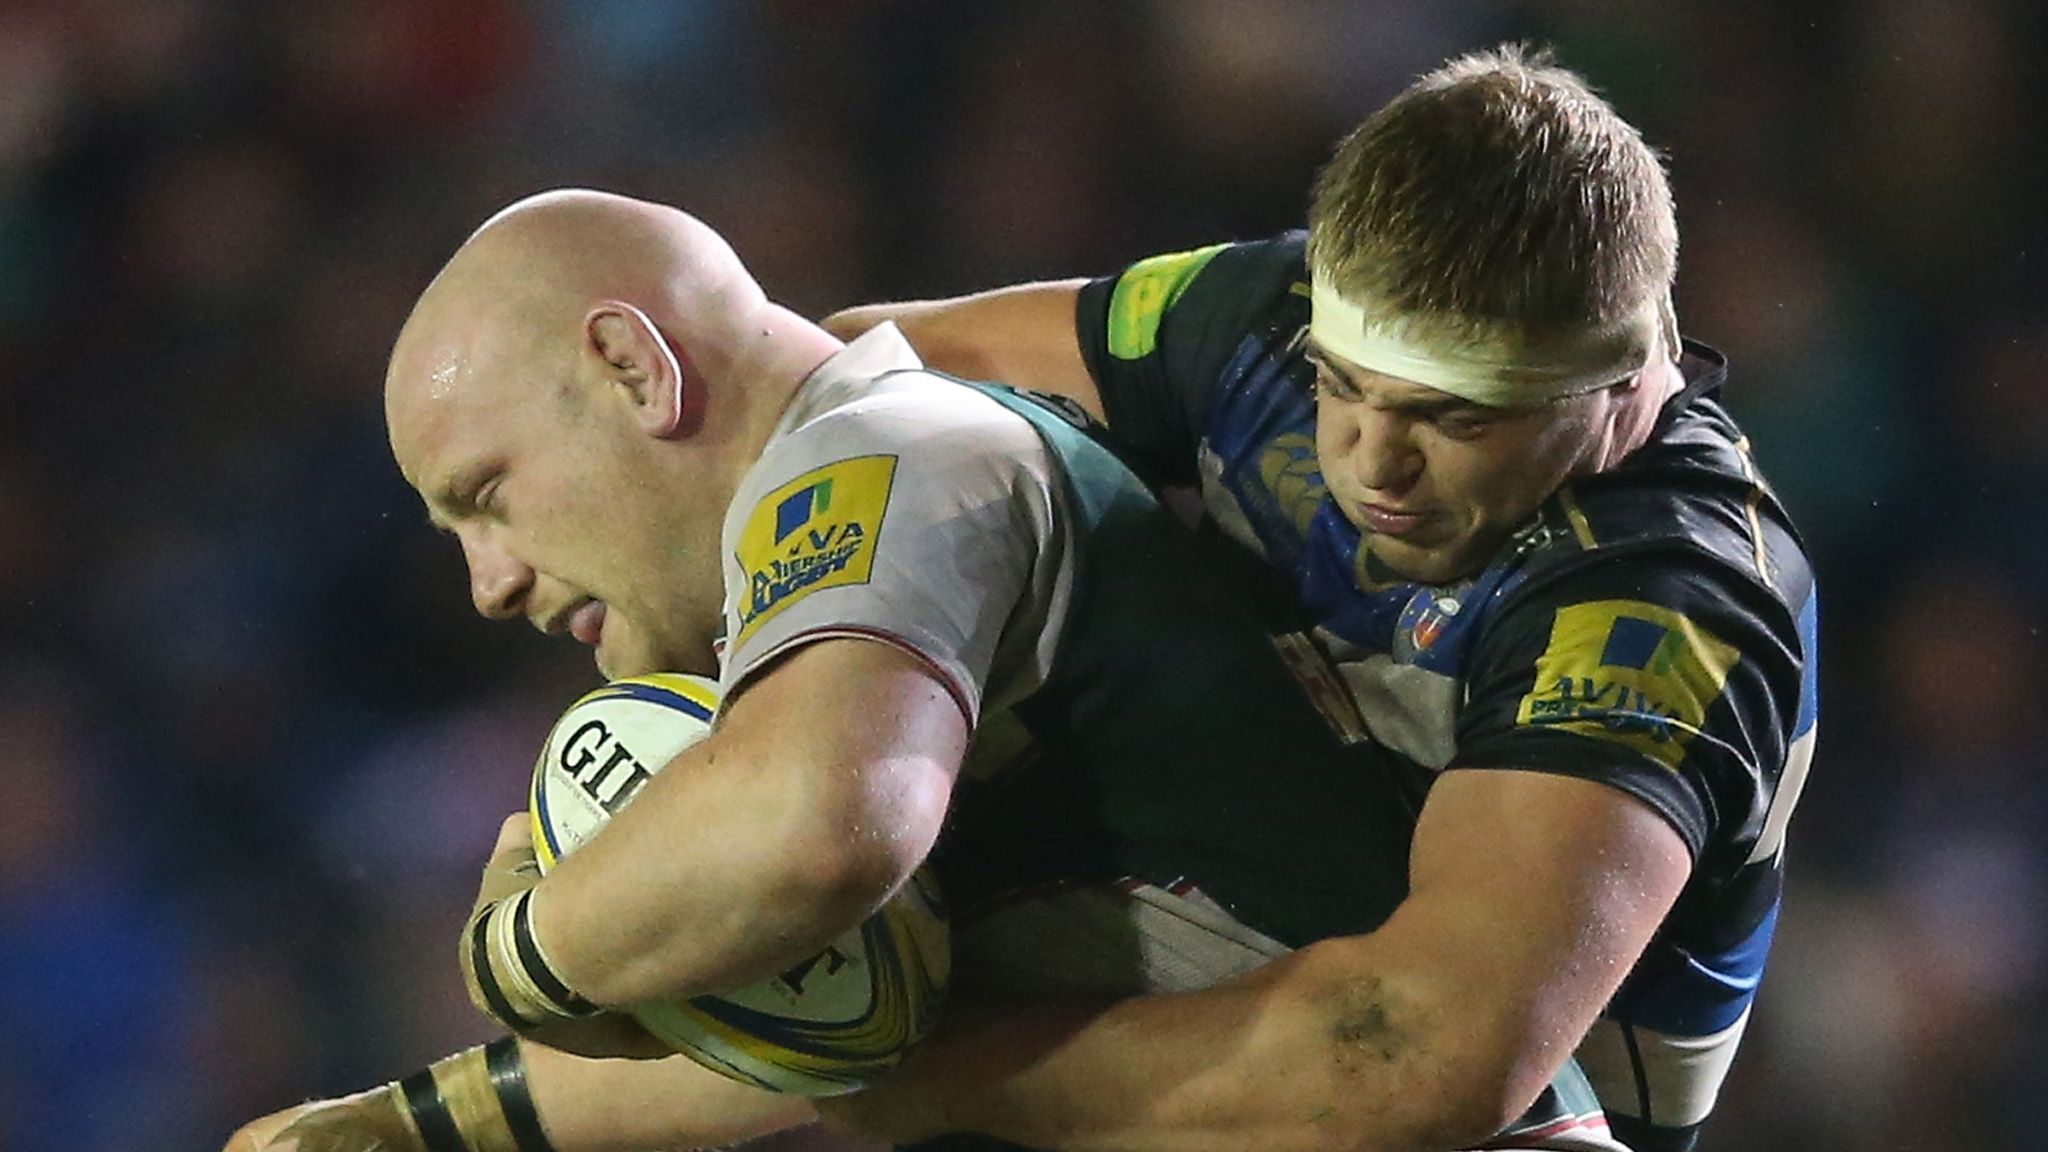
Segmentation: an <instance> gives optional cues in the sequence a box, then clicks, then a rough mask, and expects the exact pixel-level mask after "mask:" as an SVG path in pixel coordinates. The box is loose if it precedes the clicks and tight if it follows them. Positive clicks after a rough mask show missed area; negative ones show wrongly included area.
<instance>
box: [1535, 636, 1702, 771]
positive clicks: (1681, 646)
mask: <svg viewBox="0 0 2048 1152" xmlns="http://www.w3.org/2000/svg"><path fill="white" fill-rule="evenodd" d="M1738 659H1740V654H1739V653H1737V652H1736V650H1735V649H1734V648H1733V647H1731V646H1729V645H1727V644H1725V643H1723V642H1721V640H1719V639H1718V638H1716V637H1715V636H1714V635H1713V634H1712V633H1710V632H1708V631H1707V630H1706V629H1704V628H1701V627H1700V626H1699V625H1697V624H1695V623H1693V622H1692V621H1691V620H1690V619H1688V618H1687V617H1685V616H1684V615H1683V614H1681V613H1678V612H1673V611H1671V610H1670V609H1668V608H1660V607H1658V606H1657V605H1655V604H1645V603H1643V602H1641V601H1639V600H1596V601H1594V602H1592V603H1589V604H1574V605H1572V606H1570V607H1568V608H1561V609H1559V610H1558V613H1557V618H1556V619H1555V620H1554V621H1553V622H1552V624H1551V626H1550V645H1549V647H1547V648H1545V649H1544V650H1543V655H1542V656H1541V657H1539V658H1538V659H1537V661H1536V686H1535V688H1534V689H1533V690H1531V691H1530V693H1529V695H1527V696H1525V697H1523V698H1522V706H1521V708H1520V709H1519V710H1518V711H1517V712H1516V714H1515V723H1516V724H1517V725H1520V726H1524V727H1527V726H1541V727H1545V728H1562V729H1564V730H1566V731H1568V732H1576V733H1578V734H1579V735H1581V736H1591V737H1594V738H1595V739H1599V740H1607V741H1611V742H1613V743H1617V744H1626V745H1627V746H1629V747H1631V748H1634V749H1636V750H1637V751H1639V752H1642V753H1644V754H1645V755H1648V756H1650V757H1653V758H1655V759H1656V760H1658V761H1659V762H1661V763H1662V764H1664V765H1665V766H1666V767H1668V768H1676V767H1678V764H1679V762H1680V761H1681V760H1683V759H1684V758H1685V748H1686V745H1687V744H1689V743H1690V742H1691V741H1692V738H1693V737H1694V736H1696V735H1698V734H1699V731H1700V726H1701V725H1702V724H1704V723H1705V722H1706V717H1707V710H1708V709H1709V708H1711V707H1713V705H1714V702H1715V701H1716V700H1718V699H1720V698H1721V687H1722V685H1723V684H1725V683H1726V682H1727V680H1728V673H1729V671H1730V670H1731V669H1733V668H1734V667H1735V662H1736V661H1737V660H1738Z"/></svg>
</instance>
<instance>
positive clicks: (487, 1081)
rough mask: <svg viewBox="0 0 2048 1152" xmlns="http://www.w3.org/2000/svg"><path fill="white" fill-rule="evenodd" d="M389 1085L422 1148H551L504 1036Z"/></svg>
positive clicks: (443, 1151) (494, 1151)
mask: <svg viewBox="0 0 2048 1152" xmlns="http://www.w3.org/2000/svg"><path fill="white" fill-rule="evenodd" d="M391 1091H392V1094H393V1095H394V1096H395V1097H396V1098H397V1100H398V1103H399V1110H400V1112H402V1113H403V1114H404V1116H405V1119H406V1122H407V1123H408V1124H409V1125H411V1127H412V1129H413V1131H414V1132H415V1133H417V1134H418V1136H419V1142H420V1147H421V1148H422V1149H424V1152H555V1149H554V1145H552V1144H550V1143H549V1142H548V1137H547V1133H546V1132H544V1131H542V1130H541V1126H540V1114H539V1113H538V1112H536V1111H534V1108H533V1097H532V1095H531V1094H529V1093H528V1092H527V1089H526V1063H525V1061H524V1060H522V1059H521V1058H520V1055H519V1045H518V1044H517V1043H516V1042H515V1041H514V1040H513V1039H512V1038H511V1037H509V1036H507V1037H505V1038H504V1039H502V1040H493V1041H492V1042H490V1043H489V1044H486V1045H483V1046H482V1047H479V1048H469V1049H465V1050H464V1051H461V1052H457V1053H456V1054H455V1055H453V1056H448V1057H444V1058H442V1059H440V1060H436V1061H435V1062H434V1063H432V1064H430V1065H428V1066H427V1067H425V1068H422V1069H420V1070H419V1071H418V1072H415V1073H413V1074H412V1075H410V1076H407V1077H406V1078H405V1079H403V1080H400V1081H398V1082H396V1083H394V1084H392V1085H391Z"/></svg>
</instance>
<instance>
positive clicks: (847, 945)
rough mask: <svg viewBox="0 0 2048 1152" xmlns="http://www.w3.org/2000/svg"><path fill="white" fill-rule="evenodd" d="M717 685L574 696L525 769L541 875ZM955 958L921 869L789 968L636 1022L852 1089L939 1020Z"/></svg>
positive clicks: (694, 1050) (590, 831)
mask: <svg viewBox="0 0 2048 1152" xmlns="http://www.w3.org/2000/svg"><path fill="white" fill-rule="evenodd" d="M717 711H718V690H717V686H716V685H715V684H714V683H713V682H711V681H709V680H706V679H704V678H702V677H699V676H687V675H682V674H680V673H665V672H664V673H654V674H652V675H648V676H635V677H631V678H628V679H624V680H617V681H614V682H612V683H611V684H607V685H606V686H604V687H603V688H600V689H598V690H597V691H595V692H592V693H590V694H589V695H587V696H585V697H583V698H582V699H581V700H578V701H576V703H574V704H572V705H570V707H569V710H568V711H567V712H565V713H563V714H562V718H561V719H560V720H558V721H556V722H555V727H554V730H553V731H552V732H550V733H549V734H548V738H547V743H546V744H545V745H544V746H543V747H542V749H541V754H540V760H539V761H538V762H537V763H536V764H535V765H534V769H533V790H532V794H531V797H530V800H529V804H528V808H529V810H530V813H531V815H532V817H533V844H534V849H535V851H536V853H537V854H538V856H539V859H540V867H541V871H542V872H543V873H545V872H546V871H547V870H548V869H550V868H552V867H554V865H555V862H556V861H558V860H560V859H561V858H562V857H564V856H567V855H568V854H569V853H571V852H573V851H575V850H576V849H577V848H578V847H579V846H581V845H582V844H584V843H585V842H586V841H588V840H589V839H590V838H591V837H592V836H595V835H597V833H598V831H599V830H600V829H601V828H603V827H604V825H605V823H606V822H607V821H609V820H610V819H611V818H612V816H613V814H614V813H616V812H618V810H619V809H620V808H623V807H624V806H625V805H626V804H627V803H628V802H630V801H631V800H632V799H633V797H634V795H635V794H636V793H638V792H639V791H640V789H641V787H642V786H643V785H645V784H646V783H647V781H648V779H649V778H650V777H651V776H652V775H653V773H654V772H656V771H658V770H659V769H660V768H661V767H662V766H663V765H665V764H667V763H668V762H669V760H671V759H672V758H674V757H675V755H676V754H677V753H679V752H681V751H682V750H683V749H685V748H687V747H689V746H690V745H692V744H694V743H696V742H697V741H699V740H701V739H703V738H704V737H705V736H706V735H708V734H709V733H710V731H711V721H712V717H713V716H714V715H715V714H716V712H717ZM951 962H952V952H951V947H950V942H949V939H948V935H947V928H946V920H945V913H944V909H943V906H942V905H941V904H940V903H939V898H938V890H937V887H936V885H934V884H933V883H932V882H931V880H930V878H929V877H928V876H927V875H926V874H925V873H924V872H923V871H920V872H919V873H918V874H917V875H915V876H913V877H912V878H911V879H910V881H909V883H907V884H905V885H904V886H903V888H902V890H901V891H899V892H897V893H896V895H895V896H894V897H892V898H891V899H890V900H889V902H888V903H887V904H885V905H883V906H882V908H881V910H880V911H878V912H876V913H875V914H874V915H873V916H870V917H869V918H868V919H867V920H866V921H865V922H863V923H862V924H861V925H860V926H859V927H857V928H855V929H853V930H852V931H850V932H848V933H846V934H845V935H844V936H841V937H840V938H839V939H837V940H834V941H833V942H832V944H831V946H830V947H828V948H826V949H825V950H824V951H823V952H820V953H819V954H817V955H816V956H813V957H811V958H810V959H808V960H806V961H804V962H803V963H801V964H798V965H796V966H795V967H793V968H791V969H790V970H789V971H787V972H784V973H782V974H780V975H778V976H774V977H771V978H769V979H766V980H762V981H759V982H757V983H754V984H750V985H747V986H746V987H743V988H734V989H731V990H729V991H727V992H724V993H722V994H720V995H716V996H697V997H694V998H691V999H689V1000H682V1001H672V1002H669V1001H665V1002H659V1003H649V1004H641V1005H637V1006H635V1007H634V1008H633V1009H632V1014H633V1016H634V1018H635V1019H637V1020H638V1021H639V1022H640V1024H641V1026H642V1027H644V1028H646V1029H647V1030H648V1031H649V1032H651V1033H653V1034H654V1035H655V1036H656V1037H659V1038H660V1039H661V1040H662V1041H663V1042H665V1043H667V1044H670V1045H673V1046H674V1047H675V1048H676V1050H677V1051H680V1052H683V1053H686V1054H687V1055H689V1056H691V1057H692V1058H694V1059H695V1060H696V1061H697V1062H698V1063H700V1064H703V1065H704V1066H706V1067H708V1068H710V1069H712V1070H713V1071H716V1072H720V1073H723V1074H724V1075H726V1076H729V1077H731V1078H733V1079H735V1080H739V1081H741V1082H743V1083H748V1084H754V1085H758V1086H760V1087H763V1088H768V1089H771V1090H774V1091H778V1092H793V1093H798V1094H801V1095H806V1096H831V1095H837V1094H839V1093H842V1092H851V1091H853V1090H854V1089H856V1088H859V1087H861V1086H862V1085H863V1084H865V1083H867V1082H868V1081H870V1080H872V1079H874V1078H875V1077H876V1076H879V1075H880V1074H881V1073H883V1072H885V1071H887V1070H888V1069H890V1068H892V1067H894V1066H895V1064H896V1063H897V1061H898V1060H900V1059H901V1058H902V1055H903V1053H904V1051H905V1050H907V1049H908V1048H909V1047H910V1046H911V1045H912V1044H915V1043H916V1042H917V1041H918V1040H919V1039H921V1038H923V1036H924V1035H925V1033H926V1032H928V1031H930V1029H931V1027H932V1025H933V1024H934V1023H935V1022H936V1021H937V1019H938V1012H939V1002H940V999H941V997H942V995H943V993H944V991H945V986H946V977H947V973H948V971H949V969H950V966H951Z"/></svg>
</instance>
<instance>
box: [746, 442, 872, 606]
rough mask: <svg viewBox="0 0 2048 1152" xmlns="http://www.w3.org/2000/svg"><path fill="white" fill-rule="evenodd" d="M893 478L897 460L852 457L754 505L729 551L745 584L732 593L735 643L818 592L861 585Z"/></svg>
mask: <svg viewBox="0 0 2048 1152" xmlns="http://www.w3.org/2000/svg"><path fill="white" fill-rule="evenodd" d="M895 479H896V457H894V456H856V457H854V458H853V459H851V460H840V461H838V462H836V463H832V464H827V465H825V466H824V467H822V468H813V469H811V470H810V471H809V472H806V473H804V474H803V475H801V476H799V477H797V478H796V479H794V480H791V481H790V482H789V483H787V484H784V485H783V486H782V487H780V488H777V489H776V490H775V491H773V492H770V493H768V494H767V495H766V496H763V497H762V498H761V501H760V503H758V504H755V505H754V510H753V511H752V512H751V513H749V514H748V515H747V524H746V527H744V528H742V529H741V530H740V539H739V545H738V547H737V549H736V551H735V553H734V555H735V558H736V559H738V560H739V563H740V570H741V572H742V573H743V574H744V578H745V580H746V584H745V586H744V587H742V588H740V589H738V590H737V593H736V595H735V599H736V600H737V601H738V603H739V618H740V630H739V635H737V636H735V637H734V638H733V643H734V644H739V643H741V642H743V641H745V640H746V638H747V637H748V636H750V635H752V634H753V632H754V631H755V630H756V629H758V628H759V627H760V626H761V625H763V624H765V623H767V622H768V621H769V620H771V619H773V618H774V616H775V614H776V613H777V612H780V611H782V610H783V609H784V608H787V607H789V606H790V605H791V604H794V603H795V602H797V601H798V600H801V599H803V598H804V597H805V596H808V595H810V594H811V593H813V592H816V591H817V590H819V589H820V588H836V587H839V586H841V585H846V584H865V583H867V582H868V575H869V573H870V572H872V571H873V569H874V565H875V537H876V536H877V535H879V534H880V532H881V529H882V514H883V513H884V512H885V511H887V510H888V507H889V487H890V485H891V484H893V483H894V482H895Z"/></svg>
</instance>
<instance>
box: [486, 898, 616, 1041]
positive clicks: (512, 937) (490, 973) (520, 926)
mask: <svg viewBox="0 0 2048 1152" xmlns="http://www.w3.org/2000/svg"><path fill="white" fill-rule="evenodd" d="M465 947H466V948H467V950H468V953H469V955H468V957H467V959H468V960H469V964H468V965H467V967H468V968H469V970H470V972H471V973H472V976H473V979H474V980H475V983H476V988H475V992H476V994H477V996H478V997H479V998H480V999H481V1004H480V1005H479V1006H480V1007H482V1008H483V1009H484V1010H485V1011H487V1012H489V1013H490V1014H491V1015H492V1016H494V1017H496V1018H497V1020H498V1021H499V1022H500V1023H502V1024H504V1025H506V1026H507V1027H509V1028H511V1029H513V1030H514V1031H519V1030H521V1029H523V1028H531V1027H534V1026H536V1025H540V1024H546V1023H549V1022H551V1021H555V1020H577V1019H581V1018H583V1017H585V1016H593V1015H596V1013H597V1011H598V1008H597V1005H595V1004H592V1003H591V1002H590V1001H588V1000H586V999H584V998H583V997H582V996H580V995H578V994H577V993H576V991H575V990H574V989H572V988H570V987H569V985H568V984H566V983H564V982H563V980H562V978H561V977H560V976H558V975H556V974H555V969H554V965H552V964H550V963H549V962H548V958H547V955H546V953H544V952H542V951H541V947H540V942H539V941H538V940H536V939H535V938H534V935H533V889H531V888H529V889H527V890H526V891H524V892H521V893H519V894H517V895H515V896H511V897H508V898H506V899H503V900H499V901H496V902H494V903H492V904H490V905H487V906H486V907H485V908H484V910H483V911H482V912H479V913H478V914H477V916H476V918H475V919H473V920H471V921H470V924H469V938H468V940H467V941H466V943H465Z"/></svg>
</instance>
